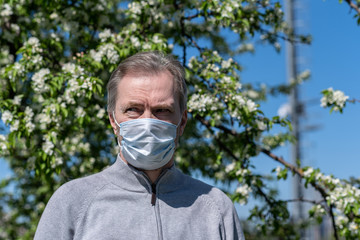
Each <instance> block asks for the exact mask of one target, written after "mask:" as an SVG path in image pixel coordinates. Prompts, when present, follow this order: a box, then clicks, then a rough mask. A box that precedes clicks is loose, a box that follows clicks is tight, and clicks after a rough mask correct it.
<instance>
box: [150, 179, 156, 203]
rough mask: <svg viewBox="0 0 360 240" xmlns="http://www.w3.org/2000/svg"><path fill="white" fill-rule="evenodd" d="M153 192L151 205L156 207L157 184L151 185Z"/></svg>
mask: <svg viewBox="0 0 360 240" xmlns="http://www.w3.org/2000/svg"><path fill="white" fill-rule="evenodd" d="M151 191H152V194H151V205H152V206H154V205H155V202H156V184H155V183H153V184H151Z"/></svg>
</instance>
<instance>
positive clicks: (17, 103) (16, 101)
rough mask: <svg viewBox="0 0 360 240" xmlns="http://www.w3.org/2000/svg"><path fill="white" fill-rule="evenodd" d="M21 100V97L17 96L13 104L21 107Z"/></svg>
mask: <svg viewBox="0 0 360 240" xmlns="http://www.w3.org/2000/svg"><path fill="white" fill-rule="evenodd" d="M21 99H22V96H21V95H17V96H15V97H14V99H13V104H14V105H18V106H19V105H20V104H21Z"/></svg>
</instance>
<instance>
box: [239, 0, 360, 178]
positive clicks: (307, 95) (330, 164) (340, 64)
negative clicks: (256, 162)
mask: <svg viewBox="0 0 360 240" xmlns="http://www.w3.org/2000/svg"><path fill="white" fill-rule="evenodd" d="M305 2H306V6H307V10H306V13H305V16H304V19H305V25H306V29H307V30H308V32H309V33H310V34H311V35H312V37H313V42H312V44H311V46H309V47H306V48H304V49H302V50H303V51H302V52H300V54H301V55H302V56H303V57H304V58H305V63H304V66H305V68H308V69H309V70H310V71H311V78H310V80H308V81H307V82H305V83H304V84H303V85H302V86H301V87H300V94H301V99H302V100H303V101H305V102H309V101H310V100H312V101H311V104H310V103H309V104H308V105H307V108H306V117H305V118H303V119H302V120H301V124H302V125H303V126H304V127H305V126H310V125H318V126H319V127H320V128H319V129H318V130H316V131H313V132H302V133H303V142H302V151H303V155H304V159H303V162H304V163H305V164H306V165H312V166H314V167H319V168H320V169H322V171H323V172H324V173H325V174H334V175H335V176H337V177H340V178H348V177H349V176H356V177H360V154H359V153H358V149H359V147H360V141H359V134H360V125H359V120H360V103H357V104H348V105H347V107H346V109H345V111H344V113H343V114H340V113H336V112H334V113H332V114H330V113H329V110H328V109H323V108H321V107H320V98H321V94H320V92H321V90H323V89H326V88H328V87H333V88H334V89H339V90H342V91H344V92H345V94H346V95H348V96H350V99H352V98H356V99H360V81H359V70H358V69H359V62H358V59H359V58H358V56H359V53H360V46H359V39H360V26H358V25H357V24H356V21H355V19H354V18H353V15H354V12H352V13H349V7H348V5H347V4H345V3H343V4H339V3H338V1H322V0H311V1H305ZM255 49H256V53H255V54H254V55H249V56H247V57H245V59H244V60H243V64H244V65H245V70H244V72H243V74H242V78H243V79H244V81H251V82H254V81H255V82H266V83H268V84H271V85H273V84H276V83H283V82H286V81H287V80H286V79H287V78H286V58H285V51H284V50H285V48H283V51H282V52H281V53H280V54H277V53H275V52H274V51H273V49H271V47H269V46H260V47H258V48H255ZM314 99H316V101H315V103H314ZM286 101H287V98H286V97H280V98H273V99H270V100H269V102H268V103H267V104H265V105H263V109H264V111H265V112H266V113H267V114H269V115H276V113H277V110H278V108H279V107H280V106H281V105H282V104H283V103H285V102H286ZM278 154H279V155H283V157H284V158H286V159H288V158H289V153H288V151H279V152H278ZM264 158H266V157H264ZM263 161H264V162H265V161H269V160H268V159H266V160H263ZM264 164H265V163H264Z"/></svg>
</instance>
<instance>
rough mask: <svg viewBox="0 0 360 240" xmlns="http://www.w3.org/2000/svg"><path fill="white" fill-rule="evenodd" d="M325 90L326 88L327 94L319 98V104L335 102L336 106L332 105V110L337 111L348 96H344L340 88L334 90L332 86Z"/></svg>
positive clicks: (322, 105) (323, 105)
mask: <svg viewBox="0 0 360 240" xmlns="http://www.w3.org/2000/svg"><path fill="white" fill-rule="evenodd" d="M327 90H328V94H327V95H324V96H323V97H322V98H321V100H320V102H321V104H320V106H321V107H327V106H328V105H332V104H335V105H336V106H335V107H334V110H335V111H339V110H340V109H341V108H343V107H344V106H345V103H346V101H347V99H348V98H349V96H346V95H345V94H344V92H342V91H340V90H336V91H334V90H333V88H328V89H327Z"/></svg>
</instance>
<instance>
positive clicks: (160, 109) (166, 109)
mask: <svg viewBox="0 0 360 240" xmlns="http://www.w3.org/2000/svg"><path fill="white" fill-rule="evenodd" d="M156 112H157V113H167V112H171V111H170V109H168V108H159V109H156Z"/></svg>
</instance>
